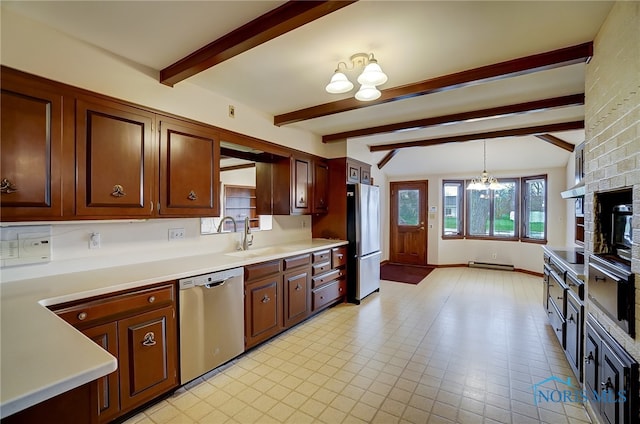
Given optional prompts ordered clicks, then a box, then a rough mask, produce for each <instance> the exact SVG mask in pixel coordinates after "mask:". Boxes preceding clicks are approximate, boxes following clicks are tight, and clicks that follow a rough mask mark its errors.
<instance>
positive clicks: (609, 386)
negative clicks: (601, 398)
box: [600, 377, 613, 393]
mask: <svg viewBox="0 0 640 424" xmlns="http://www.w3.org/2000/svg"><path fill="white" fill-rule="evenodd" d="M600 387H601V388H602V391H603V392H605V393H609V389H613V384H612V383H611V378H610V377H609V378H607V381H606V382H605V381H603V382H601V383H600Z"/></svg>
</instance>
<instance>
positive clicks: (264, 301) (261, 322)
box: [244, 274, 283, 348]
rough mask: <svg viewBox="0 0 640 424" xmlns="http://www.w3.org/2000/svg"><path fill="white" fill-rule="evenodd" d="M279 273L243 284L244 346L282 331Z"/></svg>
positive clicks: (254, 343) (259, 341)
mask: <svg viewBox="0 0 640 424" xmlns="http://www.w3.org/2000/svg"><path fill="white" fill-rule="evenodd" d="M280 279H281V275H280V274H276V275H274V276H272V277H270V278H264V279H261V280H257V281H253V282H251V283H250V284H246V286H245V307H244V311H245V323H244V325H245V347H247V348H248V347H252V346H255V345H257V344H258V343H261V342H263V341H265V340H267V339H269V338H271V337H273V336H275V335H276V334H278V333H279V332H280V331H282V328H283V324H282V283H281V282H280Z"/></svg>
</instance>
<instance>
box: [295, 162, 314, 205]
mask: <svg viewBox="0 0 640 424" xmlns="http://www.w3.org/2000/svg"><path fill="white" fill-rule="evenodd" d="M291 170H292V175H291V190H292V196H293V199H292V202H291V212H292V213H294V214H308V213H311V193H312V191H311V184H312V183H311V181H312V174H311V160H310V159H308V158H304V157H293V158H292V159H291Z"/></svg>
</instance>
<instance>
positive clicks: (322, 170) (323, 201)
mask: <svg viewBox="0 0 640 424" xmlns="http://www.w3.org/2000/svg"><path fill="white" fill-rule="evenodd" d="M328 210H329V163H328V162H327V161H324V160H314V161H313V213H314V214H321V213H327V211H328Z"/></svg>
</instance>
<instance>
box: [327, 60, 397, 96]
mask: <svg viewBox="0 0 640 424" xmlns="http://www.w3.org/2000/svg"><path fill="white" fill-rule="evenodd" d="M350 60H351V66H347V64H346V63H345V62H339V63H338V66H337V67H336V70H335V71H334V74H333V76H332V77H331V81H330V82H329V84H327V86H326V88H325V90H327V92H328V93H331V94H342V93H347V92H349V91H351V90H352V89H353V83H352V82H351V81H349V78H347V76H346V75H345V74H344V72H343V71H352V70H354V69H357V68H364V69H363V71H362V73H361V74H360V75H359V76H358V78H357V81H358V83H359V84H360V89H359V90H358V92H356V94H355V98H356V99H358V100H360V101H363V102H366V101H371V100H375V99H377V98H379V97H380V95H381V93H380V90H378V89H377V86H378V85H382V84H384V83H385V82H387V80H388V77H387V75H386V74H385V73H384V72H382V68H381V67H380V65H378V61H377V60H376V58H375V57H374V56H373V53H370V54H367V53H356V54H354V55H353V56H351V58H350Z"/></svg>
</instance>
